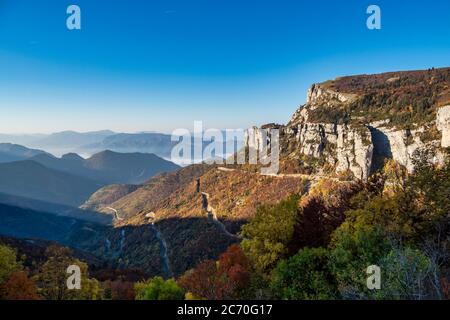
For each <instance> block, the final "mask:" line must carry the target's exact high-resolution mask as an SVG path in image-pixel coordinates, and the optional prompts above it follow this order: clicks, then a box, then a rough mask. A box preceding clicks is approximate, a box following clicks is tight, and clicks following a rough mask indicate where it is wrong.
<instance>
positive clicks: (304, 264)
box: [271, 248, 337, 300]
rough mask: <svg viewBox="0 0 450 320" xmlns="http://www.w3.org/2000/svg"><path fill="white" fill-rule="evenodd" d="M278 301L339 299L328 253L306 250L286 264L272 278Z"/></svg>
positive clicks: (283, 263) (283, 262) (274, 292)
mask: <svg viewBox="0 0 450 320" xmlns="http://www.w3.org/2000/svg"><path fill="white" fill-rule="evenodd" d="M271 288H272V291H273V294H274V296H275V297H277V298H280V299H290V300H319V299H334V298H336V295H337V293H336V286H335V284H334V278H333V276H332V274H331V272H330V270H329V269H328V250H326V249H324V248H314V249H310V248H305V249H302V250H300V252H299V253H297V254H296V255H295V256H293V257H291V258H289V259H287V260H282V261H281V262H280V263H279V264H278V266H277V267H276V268H275V269H274V271H273V274H272V282H271Z"/></svg>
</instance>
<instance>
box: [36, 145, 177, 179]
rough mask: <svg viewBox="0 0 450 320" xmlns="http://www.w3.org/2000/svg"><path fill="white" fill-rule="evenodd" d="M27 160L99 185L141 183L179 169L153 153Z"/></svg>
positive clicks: (46, 157) (47, 157)
mask: <svg viewBox="0 0 450 320" xmlns="http://www.w3.org/2000/svg"><path fill="white" fill-rule="evenodd" d="M30 160H33V161H36V162H38V163H40V164H42V165H44V166H46V167H48V168H51V169H54V170H59V171H63V172H67V173H70V174H74V175H79V176H82V177H85V178H89V179H92V180H97V181H100V182H102V183H103V184H141V183H144V182H145V181H147V180H148V179H150V178H151V177H153V176H154V175H155V174H158V173H161V172H170V171H174V170H177V169H179V166H177V165H176V164H174V163H172V162H170V161H167V160H164V159H162V158H160V157H158V156H156V155H154V154H145V153H118V152H113V151H109V150H106V151H102V152H99V153H97V154H95V155H93V156H92V157H90V158H88V159H83V158H82V157H80V156H79V155H77V154H73V153H72V154H66V155H64V156H62V157H61V158H56V157H54V156H51V155H48V154H45V155H42V154H39V155H37V156H35V157H33V158H31V159H30Z"/></svg>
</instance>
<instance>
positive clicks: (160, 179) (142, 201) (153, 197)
mask: <svg viewBox="0 0 450 320" xmlns="http://www.w3.org/2000/svg"><path fill="white" fill-rule="evenodd" d="M211 168H212V166H208V165H204V164H199V165H191V166H188V167H185V168H182V169H180V170H178V171H175V172H170V173H162V174H160V175H157V176H155V177H153V178H152V179H150V180H149V181H147V182H146V183H145V184H144V185H143V186H141V187H140V188H139V189H137V190H136V191H134V192H132V193H130V194H128V195H126V196H124V197H122V198H120V199H118V200H117V201H115V202H114V203H111V204H110V205H109V207H112V208H114V209H116V210H117V211H118V212H119V214H120V216H121V217H123V218H125V219H126V218H131V217H133V216H135V215H136V214H138V213H144V212H145V213H149V212H151V211H153V210H156V209H157V208H158V207H159V204H160V203H161V202H162V201H165V200H166V198H167V197H169V196H170V195H171V194H172V193H173V192H175V191H176V190H177V189H180V188H183V187H184V186H186V185H188V184H190V183H192V182H194V181H196V180H197V179H198V178H199V177H201V176H202V175H203V174H204V173H206V172H207V171H209V170H210V169H211ZM102 211H104V212H109V213H110V212H111V209H106V210H102Z"/></svg>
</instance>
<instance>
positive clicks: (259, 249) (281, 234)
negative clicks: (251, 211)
mask: <svg viewBox="0 0 450 320" xmlns="http://www.w3.org/2000/svg"><path fill="white" fill-rule="evenodd" d="M297 219H298V197H296V196H293V197H290V198H288V199H286V200H283V201H281V202H279V203H278V204H274V205H263V206H261V207H259V208H258V209H257V211H256V215H255V217H254V218H253V220H252V221H251V222H250V223H248V224H246V225H244V226H243V227H242V233H241V235H242V237H243V238H244V240H243V241H242V243H241V247H242V250H243V251H244V253H245V255H246V256H247V257H248V258H249V259H250V261H251V262H252V264H253V266H254V268H255V269H256V271H258V272H261V273H263V274H269V273H270V270H272V269H273V267H275V265H276V263H277V262H278V261H279V260H280V259H281V258H283V257H285V255H286V254H287V252H288V248H287V247H288V244H289V242H290V241H291V239H292V236H293V234H294V229H295V225H296V223H297Z"/></svg>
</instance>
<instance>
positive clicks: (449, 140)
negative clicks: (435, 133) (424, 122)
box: [436, 106, 450, 148]
mask: <svg viewBox="0 0 450 320" xmlns="http://www.w3.org/2000/svg"><path fill="white" fill-rule="evenodd" d="M436 126H437V129H438V130H439V131H441V132H442V140H441V146H442V148H449V147H450V106H445V107H442V108H440V109H439V111H438V113H437V119H436Z"/></svg>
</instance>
